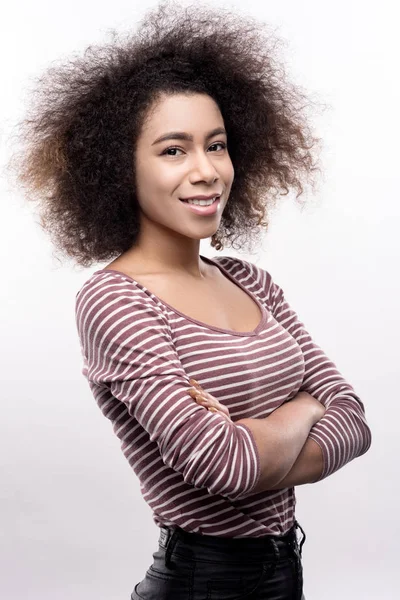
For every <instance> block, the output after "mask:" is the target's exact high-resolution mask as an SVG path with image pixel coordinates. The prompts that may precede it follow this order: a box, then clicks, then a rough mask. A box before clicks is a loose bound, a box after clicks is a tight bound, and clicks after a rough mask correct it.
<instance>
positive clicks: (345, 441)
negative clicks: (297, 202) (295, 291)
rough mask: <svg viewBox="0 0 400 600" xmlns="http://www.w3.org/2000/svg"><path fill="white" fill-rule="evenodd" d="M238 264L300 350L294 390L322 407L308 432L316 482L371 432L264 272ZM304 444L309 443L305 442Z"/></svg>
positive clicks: (358, 450)
mask: <svg viewBox="0 0 400 600" xmlns="http://www.w3.org/2000/svg"><path fill="white" fill-rule="evenodd" d="M241 262H242V264H243V266H245V267H246V268H247V269H248V271H249V274H250V275H251V276H252V277H253V279H254V282H255V285H257V286H258V289H259V290H260V293H262V298H263V300H264V302H265V304H266V306H267V307H268V309H269V310H270V311H271V312H272V314H273V316H274V318H275V320H276V321H278V322H279V323H280V325H281V326H282V327H284V328H285V329H286V330H287V331H288V332H289V333H290V335H291V336H292V337H293V338H294V339H295V340H296V342H297V343H298V345H299V347H300V349H301V351H302V354H303V358H304V377H303V382H302V384H301V386H300V390H299V391H305V392H308V393H309V394H311V396H312V397H313V398H315V399H316V400H318V401H319V402H321V403H322V404H323V405H324V406H325V407H326V412H325V414H324V415H323V417H322V418H321V419H320V421H318V423H316V424H315V425H314V426H313V427H312V429H311V431H310V435H309V438H310V439H311V440H313V441H314V442H316V444H318V445H319V447H320V448H321V451H322V455H323V465H324V466H323V470H322V472H321V474H320V477H319V478H318V479H317V480H316V481H320V480H321V479H324V478H325V477H328V476H329V475H331V474H332V473H334V472H335V471H337V470H338V469H341V468H342V467H343V466H344V465H345V464H347V463H349V462H350V461H352V460H353V459H354V458H356V457H358V456H361V455H362V454H364V453H365V452H367V450H368V449H369V447H370V445H371V431H370V429H369V427H368V423H367V420H366V417H365V410H364V405H363V403H362V401H361V399H360V398H359V396H358V395H357V394H356V392H355V390H354V388H353V387H352V386H351V384H350V383H349V382H348V381H346V379H345V378H344V377H343V376H342V374H341V373H340V372H339V370H338V369H337V367H336V365H335V363H334V362H333V361H332V360H330V358H329V357H328V356H326V354H325V353H324V352H323V350H322V349H321V348H320V346H318V344H316V343H315V341H314V340H313V339H312V337H311V335H310V333H309V332H308V331H307V330H306V328H305V326H304V324H303V323H302V322H301V320H300V319H299V317H298V315H297V314H296V312H295V311H294V310H293V308H292V307H291V306H290V304H289V303H288V302H287V300H286V298H285V295H284V292H283V290H282V288H280V287H279V285H277V284H276V283H275V282H274V281H273V280H272V277H271V275H270V274H269V273H268V271H265V270H264V269H262V268H261V267H257V266H256V265H253V264H252V263H249V262H247V261H243V260H242V261H241ZM308 447H313V446H312V444H309V445H308ZM308 447H307V449H308ZM314 452H316V449H315V446H314ZM296 471H297V468H296ZM313 472H314V470H313ZM281 483H282V481H281ZM297 485H298V484H297Z"/></svg>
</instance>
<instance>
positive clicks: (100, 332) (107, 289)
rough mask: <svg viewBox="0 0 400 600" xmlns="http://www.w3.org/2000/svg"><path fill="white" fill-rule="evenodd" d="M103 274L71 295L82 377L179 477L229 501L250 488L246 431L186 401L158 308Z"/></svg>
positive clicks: (252, 466)
mask: <svg viewBox="0 0 400 600" xmlns="http://www.w3.org/2000/svg"><path fill="white" fill-rule="evenodd" d="M107 277H108V276H107ZM107 277H105V276H104V274H103V275H102V276H100V277H97V278H96V276H95V277H94V278H93V279H92V280H91V282H90V283H89V284H87V285H86V286H84V288H83V289H82V290H81V292H80V294H79V295H78V296H77V299H76V324H77V329H78V335H79V338H80V343H81V349H82V354H83V356H84V359H85V367H84V371H85V372H84V374H85V376H86V377H87V379H88V381H89V382H92V383H93V384H95V385H96V386H99V385H100V386H102V387H104V389H105V390H109V391H110V392H111V394H112V396H113V397H114V398H116V399H118V400H119V401H120V402H121V403H124V405H125V406H126V407H127V409H128V411H129V414H130V415H131V416H132V417H134V418H135V419H136V420H137V421H138V423H140V425H141V426H142V427H143V429H145V430H146V432H147V433H148V435H149V438H150V440H151V441H153V442H155V443H156V444H157V446H158V448H159V452H160V455H161V457H162V461H163V462H164V464H166V465H167V466H168V467H170V468H172V469H173V470H174V471H177V472H179V473H181V474H182V476H183V478H184V481H185V482H186V483H189V484H191V485H193V486H194V487H198V488H207V490H208V491H209V492H210V493H211V494H219V495H221V496H226V497H227V498H229V499H230V500H237V499H242V498H245V497H246V496H248V495H250V494H251V490H252V489H253V487H254V486H255V485H256V483H257V481H258V478H259V475H260V462H259V456H258V451H257V447H256V445H255V441H254V438H253V436H252V434H251V432H250V430H249V429H248V428H247V427H246V426H245V425H242V424H234V423H233V422H228V421H227V420H225V419H224V418H222V417H221V416H220V415H218V414H215V413H211V412H210V411H208V410H206V409H205V408H204V407H202V406H200V405H198V404H197V403H196V402H195V401H193V399H192V398H191V397H190V396H189V394H188V393H187V390H188V388H189V387H191V386H190V383H189V377H188V376H187V374H186V373H185V371H184V369H183V367H182V364H181V362H180V360H179V357H178V355H177V352H176V350H175V348H174V344H173V340H172V337H171V330H170V326H169V323H168V320H167V318H166V316H165V314H164V312H163V309H162V308H161V307H160V306H159V305H158V304H157V303H156V302H155V301H154V300H153V299H152V298H150V297H149V296H148V295H147V294H146V293H144V292H143V291H142V290H139V289H137V288H136V287H135V286H134V285H133V284H132V283H131V282H130V281H128V280H124V279H123V278H122V277H121V278H115V277H114V278H113V277H108V279H107Z"/></svg>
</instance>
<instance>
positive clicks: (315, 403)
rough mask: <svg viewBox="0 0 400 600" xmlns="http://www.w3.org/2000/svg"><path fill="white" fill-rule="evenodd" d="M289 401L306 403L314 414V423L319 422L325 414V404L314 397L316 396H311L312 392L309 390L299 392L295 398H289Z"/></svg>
mask: <svg viewBox="0 0 400 600" xmlns="http://www.w3.org/2000/svg"><path fill="white" fill-rule="evenodd" d="M289 402H301V403H303V404H306V405H307V406H308V407H309V409H310V411H311V413H312V415H313V424H314V425H315V424H316V423H318V421H319V420H320V419H322V417H323V416H324V414H325V410H326V408H325V406H324V405H323V404H321V402H320V401H319V400H317V399H316V398H314V396H311V394H309V393H308V392H299V393H298V394H296V396H295V397H294V398H292V399H291V400H289Z"/></svg>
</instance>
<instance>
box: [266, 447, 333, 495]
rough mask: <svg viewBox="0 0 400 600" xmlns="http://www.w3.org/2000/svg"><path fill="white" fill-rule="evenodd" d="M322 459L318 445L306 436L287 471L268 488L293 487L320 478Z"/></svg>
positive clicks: (322, 465)
mask: <svg viewBox="0 0 400 600" xmlns="http://www.w3.org/2000/svg"><path fill="white" fill-rule="evenodd" d="M323 467H324V459H323V454H322V450H321V448H320V446H319V445H318V444H317V442H315V441H314V440H312V439H311V438H308V439H307V441H306V443H305V444H304V446H303V448H302V450H301V452H300V454H299V456H298V457H297V459H296V462H295V463H294V465H293V467H292V468H291V469H290V471H289V473H288V474H287V475H286V476H285V477H284V478H283V479H282V480H281V481H279V482H278V483H275V484H274V485H272V486H270V487H269V488H268V489H270V490H280V489H282V488H289V487H294V486H296V485H303V484H305V483H314V482H316V481H318V480H319V479H320V478H321V475H322V470H323Z"/></svg>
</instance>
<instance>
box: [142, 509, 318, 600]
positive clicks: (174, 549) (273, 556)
mask: <svg viewBox="0 0 400 600" xmlns="http://www.w3.org/2000/svg"><path fill="white" fill-rule="evenodd" d="M297 527H299V528H300V529H301V532H302V534H303V537H302V540H301V542H300V544H299V542H298V540H297V536H296V529H297ZM305 537H306V536H305V533H304V531H303V529H302V528H301V527H300V525H299V524H298V523H297V521H296V522H295V525H294V526H293V528H292V529H291V530H290V531H289V533H287V534H286V535H285V536H284V537H278V536H270V535H269V536H265V537H262V538H221V537H215V536H209V535H200V534H198V533H189V532H187V531H184V530H183V529H180V528H179V527H177V528H169V527H162V528H161V530H160V537H159V548H158V550H157V551H156V552H154V553H153V559H154V560H153V564H152V565H151V566H150V567H149V569H148V570H147V573H146V575H145V577H144V579H143V580H142V581H140V582H139V583H137V584H136V585H135V588H134V591H133V592H132V594H131V600H302V599H304V596H303V568H302V564H301V551H302V546H303V543H304V541H305Z"/></svg>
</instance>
